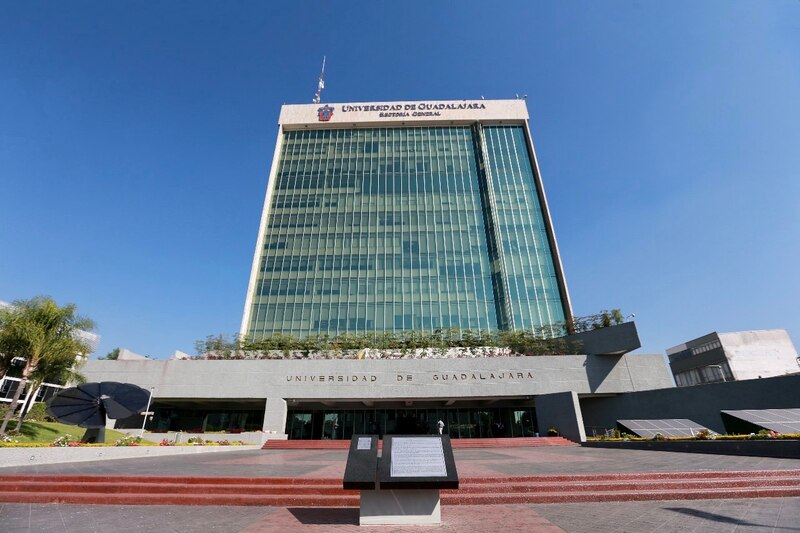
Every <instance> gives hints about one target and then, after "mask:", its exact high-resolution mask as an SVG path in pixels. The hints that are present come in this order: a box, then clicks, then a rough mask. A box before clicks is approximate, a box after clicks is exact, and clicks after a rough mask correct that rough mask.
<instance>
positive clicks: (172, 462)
mask: <svg viewBox="0 0 800 533" xmlns="http://www.w3.org/2000/svg"><path fill="white" fill-rule="evenodd" d="M453 453H454V455H455V458H456V464H457V468H458V473H459V475H460V476H462V477H471V476H493V475H503V476H509V475H512V476H524V475H537V474H569V473H576V474H586V473H605V472H690V471H692V472H697V471H704V470H710V471H730V470H785V469H793V468H800V461H798V460H797V459H776V458H769V457H746V456H732V455H711V454H692V453H679V452H660V451H649V450H614V449H603V448H581V447H556V448H492V449H459V450H453ZM346 459H347V451H345V450H246V451H241V452H239V451H237V452H227V453H225V454H224V455H219V454H192V455H188V456H169V457H143V458H138V459H120V460H108V461H86V462H80V463H60V464H50V465H31V466H25V467H6V468H0V474H13V473H19V474H73V475H78V474H87V475H108V476H125V475H154V476H170V475H174V476H229V477H317V478H319V477H322V478H336V479H341V478H342V476H343V475H344V466H345V462H346ZM0 463H2V451H0Z"/></svg>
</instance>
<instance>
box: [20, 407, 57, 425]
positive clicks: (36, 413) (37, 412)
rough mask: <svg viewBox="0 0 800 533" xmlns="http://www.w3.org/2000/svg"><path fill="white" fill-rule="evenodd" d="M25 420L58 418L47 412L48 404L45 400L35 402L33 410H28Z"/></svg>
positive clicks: (51, 419) (48, 420) (51, 420)
mask: <svg viewBox="0 0 800 533" xmlns="http://www.w3.org/2000/svg"><path fill="white" fill-rule="evenodd" d="M25 420H30V421H31V422H55V421H56V420H55V419H54V418H53V417H52V416H50V415H48V414H47V404H45V403H44V402H38V403H35V404H33V407H31V410H30V411H28V414H27V415H26V416H25Z"/></svg>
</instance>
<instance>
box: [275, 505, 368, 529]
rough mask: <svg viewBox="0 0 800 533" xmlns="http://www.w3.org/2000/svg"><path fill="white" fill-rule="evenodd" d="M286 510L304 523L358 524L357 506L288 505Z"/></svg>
mask: <svg viewBox="0 0 800 533" xmlns="http://www.w3.org/2000/svg"><path fill="white" fill-rule="evenodd" d="M288 510H289V512H290V513H292V515H294V517H295V518H296V519H297V521H298V522H300V523H301V524H304V525H334V524H355V525H358V507H290V508H289V509H288Z"/></svg>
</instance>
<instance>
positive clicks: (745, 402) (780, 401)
mask: <svg viewBox="0 0 800 533" xmlns="http://www.w3.org/2000/svg"><path fill="white" fill-rule="evenodd" d="M797 407H800V374H798V375H794V376H781V377H773V378H765V379H752V380H747V381H729V382H727V383H712V384H706V385H696V386H693V387H678V388H665V389H660V390H650V391H642V392H635V393H626V394H620V395H617V396H613V397H603V398H600V397H595V398H590V397H584V398H581V411H582V414H583V423H584V425H585V426H586V429H587V434H588V435H589V436H591V435H592V434H593V431H599V430H603V429H611V428H614V427H616V423H617V420H620V419H645V420H646V419H666V418H688V419H690V420H692V421H694V422H697V423H698V424H701V425H703V426H705V427H707V428H709V429H711V430H713V431H716V432H717V433H725V432H726V428H725V424H724V423H723V420H722V416H721V414H720V412H721V411H722V410H724V409H731V410H732V409H784V408H797Z"/></svg>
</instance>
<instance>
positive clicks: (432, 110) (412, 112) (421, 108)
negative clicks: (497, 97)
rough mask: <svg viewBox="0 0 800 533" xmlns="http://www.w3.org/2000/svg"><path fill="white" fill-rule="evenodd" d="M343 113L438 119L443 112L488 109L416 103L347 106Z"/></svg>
mask: <svg viewBox="0 0 800 533" xmlns="http://www.w3.org/2000/svg"><path fill="white" fill-rule="evenodd" d="M341 107H342V113H351V112H354V111H355V112H359V111H361V112H363V111H370V112H377V113H378V117H380V118H398V117H438V116H441V114H442V113H441V111H445V110H461V109H486V104H484V103H483V102H450V103H445V102H430V103H429V102H415V103H410V104H364V105H360V104H345V105H342V106H341Z"/></svg>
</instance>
